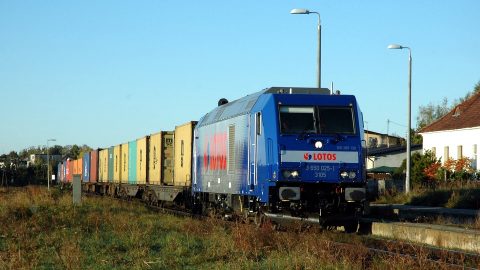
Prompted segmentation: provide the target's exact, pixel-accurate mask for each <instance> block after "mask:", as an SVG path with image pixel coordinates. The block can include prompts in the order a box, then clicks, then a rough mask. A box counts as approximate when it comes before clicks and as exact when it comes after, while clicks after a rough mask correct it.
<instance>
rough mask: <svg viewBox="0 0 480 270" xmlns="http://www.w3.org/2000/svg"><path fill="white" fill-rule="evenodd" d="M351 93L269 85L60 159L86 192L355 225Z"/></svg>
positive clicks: (360, 196) (361, 188) (362, 201)
mask: <svg viewBox="0 0 480 270" xmlns="http://www.w3.org/2000/svg"><path fill="white" fill-rule="evenodd" d="M363 134H364V130H363V119H362V113H361V111H360V108H359V105H358V103H357V101H356V98H355V97H354V96H352V95H341V94H331V92H330V90H329V89H325V88H294V87H271V88H267V89H264V90H262V91H260V92H257V93H254V94H251V95H248V96H245V97H243V98H240V99H238V100H235V101H232V102H228V101H227V100H226V99H221V100H220V101H219V102H218V107H216V108H215V109H213V110H212V111H210V112H209V113H207V114H206V115H204V116H203V117H202V118H201V119H200V120H199V121H198V122H197V121H191V122H188V123H186V124H183V125H180V126H177V127H175V130H174V131H162V132H158V133H155V134H151V135H148V136H145V137H143V138H140V139H137V140H133V141H130V142H127V143H123V144H119V145H116V146H112V147H108V148H105V149H98V150H94V151H92V152H90V153H86V154H84V156H83V158H80V159H78V160H65V161H64V162H61V163H60V164H58V168H59V169H58V179H60V181H61V182H63V183H69V182H71V181H72V180H74V179H78V180H77V181H82V183H83V190H84V191H85V192H95V193H100V194H106V195H111V196H119V197H125V198H130V197H137V198H141V199H143V200H144V201H145V202H147V203H149V204H157V205H170V206H172V207H180V208H185V209H188V210H190V211H192V212H194V213H203V214H205V213H209V214H214V215H219V216H236V217H244V218H252V217H253V219H254V220H257V221H261V220H262V218H265V217H271V218H274V217H285V218H291V219H292V218H293V219H302V220H315V221H317V222H319V223H320V224H321V225H322V226H344V227H345V229H346V230H347V231H355V230H356V228H357V224H358V218H359V217H360V216H361V215H362V213H363V212H364V209H365V205H366V189H365V185H366V176H365V153H364V151H365V141H364V138H363Z"/></svg>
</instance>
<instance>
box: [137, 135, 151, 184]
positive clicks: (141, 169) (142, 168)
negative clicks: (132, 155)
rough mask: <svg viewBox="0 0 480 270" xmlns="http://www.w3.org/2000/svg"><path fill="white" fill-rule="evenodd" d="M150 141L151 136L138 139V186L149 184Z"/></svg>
mask: <svg viewBox="0 0 480 270" xmlns="http://www.w3.org/2000/svg"><path fill="white" fill-rule="evenodd" d="M149 141H150V137H149V136H146V137H143V138H140V139H137V184H146V183H147V177H148V153H147V151H148V149H149V148H148V146H149Z"/></svg>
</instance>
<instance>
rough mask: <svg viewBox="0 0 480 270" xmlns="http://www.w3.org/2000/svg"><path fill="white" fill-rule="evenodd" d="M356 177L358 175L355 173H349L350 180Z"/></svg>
mask: <svg viewBox="0 0 480 270" xmlns="http://www.w3.org/2000/svg"><path fill="white" fill-rule="evenodd" d="M356 176H357V174H356V173H355V172H349V173H348V178H350V179H354V178H355V177H356Z"/></svg>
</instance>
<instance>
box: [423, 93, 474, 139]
mask: <svg viewBox="0 0 480 270" xmlns="http://www.w3.org/2000/svg"><path fill="white" fill-rule="evenodd" d="M471 127H480V92H479V93H476V94H474V95H473V96H472V97H470V98H469V99H467V100H465V101H464V102H463V103H461V104H459V105H457V106H456V107H455V108H453V110H451V111H450V112H449V113H447V114H446V115H444V116H443V117H442V118H440V119H438V120H437V121H435V122H433V123H431V124H430V125H428V126H426V127H424V128H422V129H421V130H420V133H425V132H433V131H442V130H454V129H462V128H471Z"/></svg>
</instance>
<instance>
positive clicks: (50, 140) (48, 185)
mask: <svg viewBox="0 0 480 270" xmlns="http://www.w3.org/2000/svg"><path fill="white" fill-rule="evenodd" d="M55 141H56V140H55V139H48V140H47V189H48V190H50V153H49V151H48V142H55Z"/></svg>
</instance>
